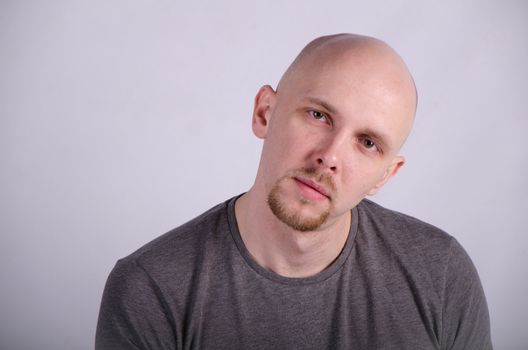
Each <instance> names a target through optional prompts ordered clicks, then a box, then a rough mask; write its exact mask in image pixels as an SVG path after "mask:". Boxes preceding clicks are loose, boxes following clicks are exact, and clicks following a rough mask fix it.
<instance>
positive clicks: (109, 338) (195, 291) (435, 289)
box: [96, 198, 492, 350]
mask: <svg viewBox="0 0 528 350" xmlns="http://www.w3.org/2000/svg"><path fill="white" fill-rule="evenodd" d="M234 202H235V198H233V199H231V200H229V201H227V202H225V203H223V204H220V205H218V206H216V207H214V208H212V209H210V210H209V211H207V212H206V213H204V214H202V215H201V216H199V217H197V218H195V219H194V220H192V221H190V222H188V223H186V224H184V225H183V226H181V227H179V228H176V229H175V230H173V231H170V232H168V233H166V234H165V235H163V236H161V237H159V238H157V239H155V240H154V241H152V242H150V243H149V244H147V245H145V246H144V247H142V248H140V249H139V250H137V251H136V252H134V253H133V254H131V255H129V256H128V257H126V258H124V259H121V260H120V261H118V263H117V264H116V266H115V268H114V269H113V271H112V272H111V274H110V276H109V278H108V281H107V284H106V287H105V291H104V295H103V300H102V303H101V310H100V314H99V322H98V326H97V335H96V349H98V350H101V349H231V350H232V349H318V350H321V349H413V350H415V349H421V350H422V349H478V350H482V349H491V348H492V346H491V341H490V330H489V318H488V310H487V306H486V301H485V298H484V294H483V291H482V287H481V285H480V281H479V278H478V275H477V272H476V270H475V268H474V266H473V264H472V263H471V260H470V259H469V257H468V256H467V254H466V253H465V251H464V250H463V248H462V247H461V246H460V245H459V244H458V243H457V241H456V240H455V239H454V238H452V237H451V236H449V235H447V234H446V233H444V232H442V231H440V230H439V229H437V228H435V227H433V226H431V225H428V224H426V223H423V222H421V221H419V220H417V219H414V218H412V217H409V216H406V215H403V214H399V213H396V212H393V211H390V210H387V209H384V208H382V207H380V206H379V205H377V204H375V203H373V202H371V201H368V200H363V201H362V202H361V203H360V204H359V205H358V206H357V207H356V208H354V209H353V210H352V226H351V229H350V234H349V238H348V240H347V243H346V245H345V247H344V248H343V251H342V252H341V254H340V255H339V256H338V257H337V259H336V260H335V261H334V262H333V263H332V265H330V266H329V267H328V268H327V269H326V270H324V271H323V272H321V273H319V274H317V275H315V276H312V277H309V278H286V277H282V276H279V275H276V274H274V273H272V272H270V271H267V270H266V269H264V268H262V267H261V266H259V265H258V264H257V263H256V262H255V261H254V260H253V259H252V258H251V256H250V255H249V253H248V251H247V250H246V248H245V246H244V244H243V242H242V240H241V237H240V234H239V232H238V228H237V225H236V219H235V215H234Z"/></svg>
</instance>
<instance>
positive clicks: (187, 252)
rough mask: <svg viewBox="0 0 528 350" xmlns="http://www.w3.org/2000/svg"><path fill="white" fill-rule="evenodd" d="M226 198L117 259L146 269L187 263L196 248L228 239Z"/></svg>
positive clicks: (202, 247)
mask: <svg viewBox="0 0 528 350" xmlns="http://www.w3.org/2000/svg"><path fill="white" fill-rule="evenodd" d="M231 200H232V199H229V200H227V201H225V202H222V203H220V204H218V205H215V206H214V207H212V208H210V209H209V210H207V211H205V212H204V213H202V214H200V215H199V216H197V217H195V218H194V219H192V220H190V221H188V222H186V223H184V224H182V225H180V226H178V227H176V228H174V229H172V230H170V231H168V232H166V233H165V234H163V235H161V236H159V237H157V238H155V239H154V240H152V241H150V242H148V243H147V244H145V245H144V246H142V247H141V248H139V249H137V250H136V251H134V252H133V253H132V254H130V255H128V256H126V257H125V258H123V259H121V260H120V261H121V263H125V262H134V263H135V264H139V265H140V266H142V267H143V268H145V269H146V270H150V269H151V268H153V267H155V268H156V269H157V268H158V267H160V266H165V267H167V268H168V267H170V266H171V265H173V264H175V262H176V263H177V264H179V265H180V266H182V265H185V264H186V262H188V263H189V264H190V263H191V260H194V259H195V258H196V256H199V255H200V254H199V252H200V251H204V250H205V249H206V248H207V247H208V246H210V245H212V244H222V241H225V240H226V239H228V240H229V239H231V237H230V227H229V225H230V223H229V220H228V206H229V202H230V201H231Z"/></svg>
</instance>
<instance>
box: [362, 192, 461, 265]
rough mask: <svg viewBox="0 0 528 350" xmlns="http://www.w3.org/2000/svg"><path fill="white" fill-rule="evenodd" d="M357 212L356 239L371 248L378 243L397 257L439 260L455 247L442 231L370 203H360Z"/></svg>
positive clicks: (450, 238) (364, 201)
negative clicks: (364, 242)
mask: <svg viewBox="0 0 528 350" xmlns="http://www.w3.org/2000/svg"><path fill="white" fill-rule="evenodd" d="M357 210H358V218H359V219H358V221H359V223H358V226H359V227H358V232H359V236H360V237H359V239H360V240H363V241H366V242H370V243H369V244H371V245H372V244H373V242H377V244H379V245H382V246H383V247H384V248H388V249H390V250H391V251H392V252H393V253H395V254H397V255H398V256H401V257H405V258H408V259H413V260H415V259H419V260H422V259H423V260H424V261H428V260H429V261H438V260H443V259H444V257H446V256H448V255H449V254H450V251H451V250H452V249H453V246H456V245H458V243H457V242H456V240H455V239H454V238H453V237H452V236H451V235H450V234H448V233H447V232H445V231H444V230H442V229H440V228H438V227H436V226H434V225H432V224H429V223H427V222H424V221H422V220H420V219H417V218H415V217H413V216H410V215H407V214H403V213H400V212H398V211H395V210H391V209H387V208H384V207H383V206H381V205H379V204H377V203H374V202H372V201H370V200H367V199H364V200H363V201H361V202H360V203H359V204H358V206H357Z"/></svg>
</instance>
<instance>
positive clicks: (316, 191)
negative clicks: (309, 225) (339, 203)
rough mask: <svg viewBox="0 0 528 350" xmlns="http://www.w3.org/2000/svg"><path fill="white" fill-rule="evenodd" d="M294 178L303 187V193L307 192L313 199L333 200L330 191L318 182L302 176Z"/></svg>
mask: <svg viewBox="0 0 528 350" xmlns="http://www.w3.org/2000/svg"><path fill="white" fill-rule="evenodd" d="M293 179H294V180H295V182H296V183H297V185H298V186H299V187H300V188H301V190H302V191H303V193H305V194H307V195H308V197H310V198H311V199H321V198H326V199H329V200H331V196H330V193H329V191H328V190H327V189H326V188H325V187H324V186H322V185H320V184H318V183H317V182H315V181H312V180H310V179H306V178H301V177H294V178H293Z"/></svg>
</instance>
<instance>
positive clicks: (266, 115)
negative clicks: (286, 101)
mask: <svg viewBox="0 0 528 350" xmlns="http://www.w3.org/2000/svg"><path fill="white" fill-rule="evenodd" d="M276 94H277V93H276V92H275V90H273V88H272V87H271V86H269V85H264V86H262V87H261V88H260V89H259V91H258V92H257V96H255V105H254V107H253V118H252V121H251V124H252V128H253V133H254V134H255V136H257V137H258V138H260V139H264V138H266V135H267V133H268V126H269V121H270V117H271V112H272V109H273V104H274V103H275V97H276Z"/></svg>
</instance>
